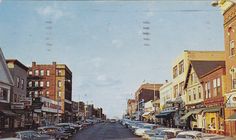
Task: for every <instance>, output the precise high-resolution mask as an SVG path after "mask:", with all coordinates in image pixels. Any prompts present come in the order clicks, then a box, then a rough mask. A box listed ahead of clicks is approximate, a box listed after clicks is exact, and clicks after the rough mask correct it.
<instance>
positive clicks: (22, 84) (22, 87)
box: [21, 79, 25, 89]
mask: <svg viewBox="0 0 236 140" xmlns="http://www.w3.org/2000/svg"><path fill="white" fill-rule="evenodd" d="M24 84H25V81H24V79H21V89H24V87H25V86H24Z"/></svg>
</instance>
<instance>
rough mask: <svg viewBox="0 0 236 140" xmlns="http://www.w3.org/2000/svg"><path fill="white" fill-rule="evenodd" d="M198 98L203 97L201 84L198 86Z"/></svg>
mask: <svg viewBox="0 0 236 140" xmlns="http://www.w3.org/2000/svg"><path fill="white" fill-rule="evenodd" d="M198 98H199V99H201V98H202V92H201V86H198Z"/></svg>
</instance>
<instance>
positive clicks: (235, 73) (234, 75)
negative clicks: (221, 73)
mask: <svg viewBox="0 0 236 140" xmlns="http://www.w3.org/2000/svg"><path fill="white" fill-rule="evenodd" d="M230 74H231V76H232V89H236V71H235V68H232V69H231V70H230Z"/></svg>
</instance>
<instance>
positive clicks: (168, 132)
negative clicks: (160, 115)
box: [150, 128, 183, 140]
mask: <svg viewBox="0 0 236 140" xmlns="http://www.w3.org/2000/svg"><path fill="white" fill-rule="evenodd" d="M180 132H183V130H181V129H178V128H168V129H164V130H163V131H160V133H158V134H155V135H153V136H152V137H150V139H151V140H168V139H171V138H175V137H176V136H177V134H179V133H180Z"/></svg>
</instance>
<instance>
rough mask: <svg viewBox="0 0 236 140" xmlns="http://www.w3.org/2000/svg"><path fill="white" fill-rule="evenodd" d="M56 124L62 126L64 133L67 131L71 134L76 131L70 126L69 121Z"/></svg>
mask: <svg viewBox="0 0 236 140" xmlns="http://www.w3.org/2000/svg"><path fill="white" fill-rule="evenodd" d="M56 126H58V127H61V128H63V130H64V131H65V132H66V133H69V134H70V136H72V134H74V133H76V129H75V128H74V127H72V126H71V125H70V124H69V123H59V124H56Z"/></svg>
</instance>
